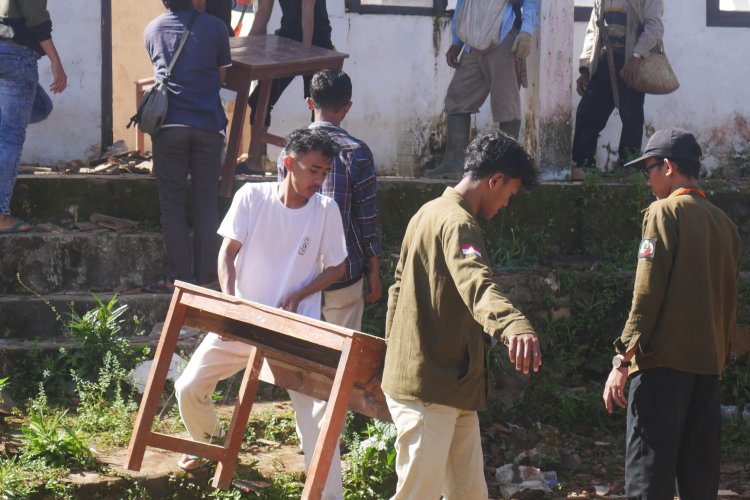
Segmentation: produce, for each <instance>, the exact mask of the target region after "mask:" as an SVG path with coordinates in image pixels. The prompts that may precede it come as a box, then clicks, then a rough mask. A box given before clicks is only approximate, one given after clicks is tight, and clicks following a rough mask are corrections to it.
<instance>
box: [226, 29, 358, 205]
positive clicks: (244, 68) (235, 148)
mask: <svg viewBox="0 0 750 500" xmlns="http://www.w3.org/2000/svg"><path fill="white" fill-rule="evenodd" d="M229 45H230V49H231V52H232V66H231V67H230V68H227V76H226V80H225V84H224V86H225V87H226V88H228V89H231V90H234V91H236V92H237V100H236V101H235V106H234V113H233V114H232V121H231V128H230V132H229V138H228V140H227V152H226V158H225V160H224V166H223V168H222V170H221V185H220V188H219V194H221V195H222V196H225V197H229V196H231V194H232V180H233V179H234V169H235V166H236V163H237V156H238V153H239V147H240V142H241V138H242V127H243V126H244V124H245V115H246V112H247V106H246V105H243V104H244V102H245V101H246V100H247V96H248V95H249V93H250V83H251V82H252V81H253V80H258V85H259V89H258V92H259V94H258V109H257V110H256V112H255V117H256V119H255V123H254V124H253V125H252V127H251V128H250V146H249V148H248V162H250V163H251V165H250V166H251V167H256V168H257V167H260V148H261V143H263V142H265V143H269V144H274V145H276V146H280V147H283V145H284V139H283V138H282V137H279V136H277V135H273V134H269V133H268V132H266V131H265V130H264V128H265V117H266V112H267V111H268V105H269V99H270V96H271V82H272V81H273V80H274V79H276V78H282V77H289V76H298V75H311V74H313V73H315V72H317V71H320V70H322V69H341V68H342V66H343V65H344V59H345V58H347V57H349V55H348V54H344V53H342V52H336V51H335V50H328V49H322V48H320V47H314V46H313V47H305V46H304V45H303V44H301V43H300V42H297V41H294V40H290V39H288V38H283V37H280V36H276V35H249V36H244V37H235V38H231V39H230V42H229ZM301 99H302V96H300V100H301ZM300 105H301V104H300ZM304 125H305V124H304V123H300V127H302V126H304ZM253 163H254V164H253Z"/></svg>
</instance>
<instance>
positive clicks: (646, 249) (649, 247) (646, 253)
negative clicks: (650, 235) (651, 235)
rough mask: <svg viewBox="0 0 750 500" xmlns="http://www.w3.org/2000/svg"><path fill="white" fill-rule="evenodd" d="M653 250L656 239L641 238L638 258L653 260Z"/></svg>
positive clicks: (654, 249) (654, 250)
mask: <svg viewBox="0 0 750 500" xmlns="http://www.w3.org/2000/svg"><path fill="white" fill-rule="evenodd" d="M654 252H656V240H641V244H640V246H639V247H638V258H639V259H652V260H653V258H654Z"/></svg>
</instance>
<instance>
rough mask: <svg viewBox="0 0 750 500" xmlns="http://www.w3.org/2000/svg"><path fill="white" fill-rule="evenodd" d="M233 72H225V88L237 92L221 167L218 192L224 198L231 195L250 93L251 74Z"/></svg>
mask: <svg viewBox="0 0 750 500" xmlns="http://www.w3.org/2000/svg"><path fill="white" fill-rule="evenodd" d="M231 70H232V71H233V72H227V88H229V89H232V90H234V91H236V92H237V97H236V98H235V101H234V113H232V123H231V126H230V129H229V137H227V151H226V155H225V156H224V165H223V166H222V168H221V184H220V187H219V194H220V195H221V196H223V197H225V198H228V197H230V196H231V195H232V182H233V181H234V169H235V167H236V166H237V156H238V155H239V152H240V143H242V128H243V127H244V126H245V115H246V113H247V97H248V94H249V93H250V83H251V82H252V80H251V76H250V75H249V74H246V73H244V72H242V71H240V70H236V69H235V68H231Z"/></svg>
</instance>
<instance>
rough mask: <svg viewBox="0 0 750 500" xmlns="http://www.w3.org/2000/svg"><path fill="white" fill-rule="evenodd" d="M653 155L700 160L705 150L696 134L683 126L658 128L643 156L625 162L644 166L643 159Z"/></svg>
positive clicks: (640, 166) (632, 165)
mask: <svg viewBox="0 0 750 500" xmlns="http://www.w3.org/2000/svg"><path fill="white" fill-rule="evenodd" d="M653 156H661V157H663V158H669V159H675V160H700V159H701V156H703V151H702V150H701V147H700V146H699V145H698V141H696V140H695V136H694V135H693V134H691V133H690V132H688V131H687V130H683V129H681V128H676V127H670V128H664V129H661V130H657V131H656V132H654V135H652V136H651V138H650V139H649V140H648V145H646V150H645V151H644V152H643V156H641V157H640V158H636V159H635V160H633V161H631V162H628V163H626V164H625V166H626V167H633V168H643V161H644V160H645V159H646V158H651V157H653Z"/></svg>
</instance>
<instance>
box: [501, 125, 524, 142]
mask: <svg viewBox="0 0 750 500" xmlns="http://www.w3.org/2000/svg"><path fill="white" fill-rule="evenodd" d="M498 128H499V129H500V130H502V131H503V132H505V133H506V134H508V135H509V136H511V137H512V138H514V139H515V140H518V134H519V133H520V132H521V120H511V121H509V122H500V124H499V127H498Z"/></svg>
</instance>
